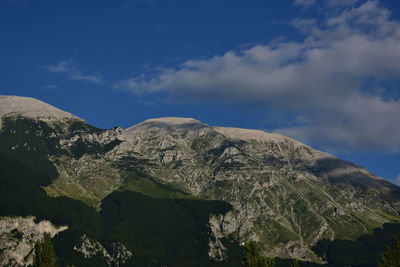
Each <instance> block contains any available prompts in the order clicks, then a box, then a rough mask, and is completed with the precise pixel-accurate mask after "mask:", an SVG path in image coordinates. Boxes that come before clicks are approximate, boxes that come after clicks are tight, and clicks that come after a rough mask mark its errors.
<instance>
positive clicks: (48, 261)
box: [33, 233, 56, 267]
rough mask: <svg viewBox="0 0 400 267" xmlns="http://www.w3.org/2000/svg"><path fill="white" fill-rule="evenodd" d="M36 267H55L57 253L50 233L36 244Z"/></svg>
mask: <svg viewBox="0 0 400 267" xmlns="http://www.w3.org/2000/svg"><path fill="white" fill-rule="evenodd" d="M33 266H34V267H55V266H56V253H55V252H54V247H53V243H52V242H51V237H50V234H49V233H45V234H44V236H43V239H42V240H40V241H38V242H37V243H36V244H35V254H34V255H33Z"/></svg>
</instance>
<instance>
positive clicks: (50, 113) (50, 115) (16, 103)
mask: <svg viewBox="0 0 400 267" xmlns="http://www.w3.org/2000/svg"><path fill="white" fill-rule="evenodd" d="M12 116H22V117H26V118H31V119H40V120H62V119H78V120H82V119H81V118H78V117H77V116H74V115H72V114H71V113H68V112H65V111H62V110H61V109H58V108H56V107H54V106H52V105H49V104H47V103H45V102H42V101H40V100H37V99H34V98H31V97H21V96H9V95H0V117H1V118H2V117H12Z"/></svg>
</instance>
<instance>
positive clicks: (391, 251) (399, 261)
mask: <svg viewBox="0 0 400 267" xmlns="http://www.w3.org/2000/svg"><path fill="white" fill-rule="evenodd" d="M378 266H379V267H400V236H399V237H397V238H396V239H395V241H394V243H393V245H392V246H391V247H388V248H387V250H386V251H385V252H383V253H382V255H381V262H380V263H379V265H378Z"/></svg>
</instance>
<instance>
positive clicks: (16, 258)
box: [0, 216, 68, 266]
mask: <svg viewBox="0 0 400 267" xmlns="http://www.w3.org/2000/svg"><path fill="white" fill-rule="evenodd" d="M34 220H35V217H33V216H32V217H0V251H1V252H2V253H1V254H0V266H30V265H32V264H33V255H34V247H35V244H36V242H38V241H39V240H41V239H42V238H43V235H44V233H49V234H50V236H51V237H54V236H55V235H56V234H57V233H59V232H62V231H65V230H67V229H68V227H67V226H55V225H53V224H52V223H51V222H49V221H41V222H39V223H35V221H34Z"/></svg>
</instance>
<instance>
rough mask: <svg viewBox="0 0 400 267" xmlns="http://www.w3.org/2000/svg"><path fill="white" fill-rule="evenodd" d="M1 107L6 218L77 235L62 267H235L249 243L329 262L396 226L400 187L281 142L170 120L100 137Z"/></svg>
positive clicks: (69, 118)
mask: <svg viewBox="0 0 400 267" xmlns="http://www.w3.org/2000/svg"><path fill="white" fill-rule="evenodd" d="M32 101H33V102H32ZM0 104H4V106H5V107H6V108H1V106H0V111H1V112H0V115H1V120H2V127H1V129H0V156H1V157H2V160H1V162H3V163H4V165H3V172H2V173H0V182H1V183H3V185H4V187H3V186H2V188H4V190H3V192H2V193H1V195H0V196H1V197H2V198H4V199H2V200H1V201H0V203H3V204H2V206H0V215H2V216H11V215H12V216H28V215H33V216H36V217H37V218H38V220H39V219H40V220H49V221H50V222H52V223H53V224H55V225H59V226H67V227H69V229H68V230H66V231H63V232H61V233H59V234H58V235H57V236H56V237H55V240H56V242H57V246H56V247H57V252H58V254H59V255H60V260H61V261H62V262H63V263H64V264H67V263H69V264H70V263H74V264H76V265H79V266H87V265H90V264H92V265H93V264H96V265H98V266H102V265H107V264H109V265H112V264H114V265H115V264H118V265H124V264H127V265H128V266H129V264H132V263H134V264H138V263H141V264H142V266H157V265H158V264H168V265H169V266H211V265H216V266H220V265H221V266H224V265H228V266H235V265H237V264H239V262H240V255H241V252H240V248H239V246H238V243H241V242H246V241H249V240H257V241H259V243H260V245H261V246H262V248H263V253H264V254H265V255H268V256H280V257H289V258H299V259H307V260H311V261H314V262H321V260H322V259H321V258H319V257H318V255H316V254H315V253H314V252H313V250H312V249H311V247H312V246H313V245H314V244H316V243H317V242H318V240H321V239H331V240H332V239H337V238H342V239H356V238H357V237H359V236H360V235H361V234H364V233H368V232H371V231H372V229H373V228H376V227H380V226H382V224H383V223H385V222H399V210H400V189H399V187H397V186H395V185H393V184H391V183H389V182H387V181H386V180H384V179H382V178H379V177H377V176H375V175H373V174H371V173H369V172H368V171H366V170H365V169H363V168H361V167H359V166H356V165H354V164H352V163H349V162H346V161H342V160H340V159H337V158H335V157H333V156H331V155H329V154H327V153H323V152H320V151H317V150H314V149H312V148H310V147H309V146H306V145H304V144H302V143H300V142H298V141H296V140H293V139H291V138H288V137H284V136H281V135H278V134H271V133H266V132H263V131H259V130H248V129H237V128H226V127H210V126H208V125H206V124H204V123H202V122H200V121H198V120H195V119H187V118H171V117H169V118H158V119H150V120H147V121H144V122H142V123H140V124H138V125H135V126H133V127H130V128H128V129H125V130H123V129H121V128H113V129H110V130H102V129H98V128H95V127H93V126H90V125H88V124H87V123H85V122H84V121H83V120H81V119H79V118H77V117H75V116H73V115H70V114H69V113H65V112H63V111H60V110H58V109H56V108H54V107H51V106H50V105H47V104H45V103H43V102H40V101H37V102H35V100H32V99H27V98H19V97H0ZM14 170H15V171H14ZM21 171H22V172H21ZM9 181H14V182H13V183H10V182H9ZM21 189H24V190H21ZM5 203H6V204H5ZM84 203H85V204H84ZM62 210H64V212H63V211H62ZM82 213H84V214H85V216H83V217H82V218H79V216H80V214H82ZM67 214H68V215H67ZM0 221H1V218H0ZM149 222H151V223H149ZM159 222H165V224H160V223H159ZM91 224H93V226H95V227H92V228H91V226H90V225H91ZM132 226H134V227H133V228H132ZM182 230H185V231H184V232H182ZM168 231H169V233H168V234H166V232H168ZM96 242H98V243H96ZM82 246H86V248H87V247H95V248H97V252H98V253H97V254H96V255H97V256H95V254H93V255H89V256H90V257H89V256H88V255H86V254H84V253H83V252H82V251H85V250H84V249H83V248H82ZM74 248H76V249H74ZM116 248H119V249H120V250H118V249H117V251H119V253H117V252H115V251H116ZM82 253H83V254H82ZM129 253H132V255H130V254H129ZM84 255H86V256H88V258H85V256H84ZM116 255H125V257H124V258H118V257H116ZM128 255H130V256H129V257H128ZM179 255H183V256H182V257H181V256H179ZM78 263H79V264H78Z"/></svg>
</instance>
